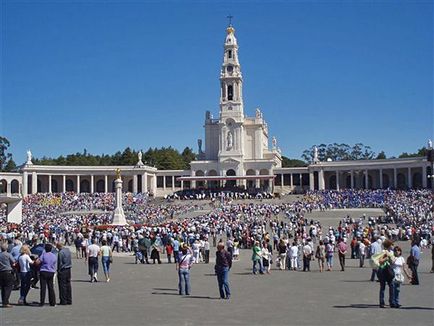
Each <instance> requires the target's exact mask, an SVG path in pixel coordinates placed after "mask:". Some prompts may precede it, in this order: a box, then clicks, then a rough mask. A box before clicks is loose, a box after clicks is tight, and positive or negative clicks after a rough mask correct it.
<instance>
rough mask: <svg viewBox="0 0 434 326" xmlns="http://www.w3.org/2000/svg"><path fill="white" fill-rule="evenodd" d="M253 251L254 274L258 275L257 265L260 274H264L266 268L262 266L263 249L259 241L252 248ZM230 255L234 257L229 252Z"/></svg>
mask: <svg viewBox="0 0 434 326" xmlns="http://www.w3.org/2000/svg"><path fill="white" fill-rule="evenodd" d="M219 244H220V243H219ZM252 251H253V252H252V261H253V274H256V273H257V268H256V265H259V274H264V267H263V265H262V257H261V252H262V249H261V247H260V245H259V241H255V243H254V245H253V247H252ZM228 252H229V251H228ZM229 254H230V255H231V257H232V254H231V253H230V252H229Z"/></svg>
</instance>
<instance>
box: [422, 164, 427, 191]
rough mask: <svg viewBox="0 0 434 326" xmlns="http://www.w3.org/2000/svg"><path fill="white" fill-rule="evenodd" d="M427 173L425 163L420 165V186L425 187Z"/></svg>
mask: <svg viewBox="0 0 434 326" xmlns="http://www.w3.org/2000/svg"><path fill="white" fill-rule="evenodd" d="M427 177H428V176H427V175H426V165H424V166H422V187H423V188H426V187H428V182H427V181H428V179H427Z"/></svg>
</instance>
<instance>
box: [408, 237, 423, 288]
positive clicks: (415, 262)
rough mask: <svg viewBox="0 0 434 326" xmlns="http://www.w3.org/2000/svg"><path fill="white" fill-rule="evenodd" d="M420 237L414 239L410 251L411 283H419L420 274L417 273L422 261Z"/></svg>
mask: <svg viewBox="0 0 434 326" xmlns="http://www.w3.org/2000/svg"><path fill="white" fill-rule="evenodd" d="M419 242H420V241H419V239H414V240H413V241H412V244H411V251H410V257H411V258H410V264H409V267H410V270H411V275H412V276H411V284H413V285H419V276H418V274H417V268H418V266H419V261H420V248H419Z"/></svg>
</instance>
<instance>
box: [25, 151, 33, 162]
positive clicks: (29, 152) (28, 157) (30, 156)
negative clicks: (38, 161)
mask: <svg viewBox="0 0 434 326" xmlns="http://www.w3.org/2000/svg"><path fill="white" fill-rule="evenodd" d="M26 164H33V163H32V152H31V151H30V149H28V150H27V162H26Z"/></svg>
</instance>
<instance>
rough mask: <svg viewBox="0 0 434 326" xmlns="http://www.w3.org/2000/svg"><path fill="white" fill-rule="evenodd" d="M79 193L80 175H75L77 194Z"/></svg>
mask: <svg viewBox="0 0 434 326" xmlns="http://www.w3.org/2000/svg"><path fill="white" fill-rule="evenodd" d="M79 193H80V175H77V194H79Z"/></svg>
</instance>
